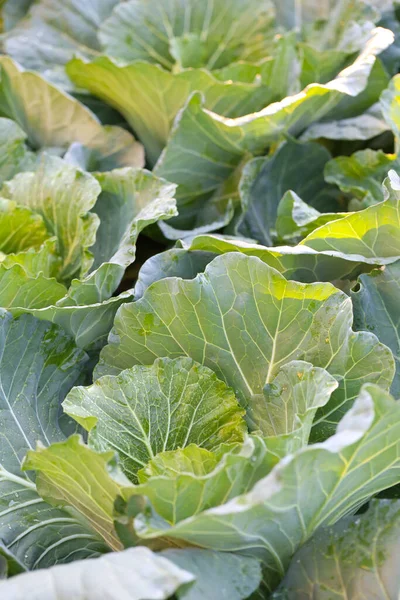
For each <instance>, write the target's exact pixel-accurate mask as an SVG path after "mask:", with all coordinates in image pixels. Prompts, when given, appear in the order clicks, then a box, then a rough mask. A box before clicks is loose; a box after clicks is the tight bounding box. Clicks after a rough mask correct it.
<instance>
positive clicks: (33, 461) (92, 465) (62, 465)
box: [23, 435, 129, 550]
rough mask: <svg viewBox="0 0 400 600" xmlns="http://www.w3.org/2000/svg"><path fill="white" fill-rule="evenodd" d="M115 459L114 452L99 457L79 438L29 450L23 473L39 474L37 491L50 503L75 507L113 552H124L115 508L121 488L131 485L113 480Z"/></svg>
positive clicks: (120, 479)
mask: <svg viewBox="0 0 400 600" xmlns="http://www.w3.org/2000/svg"><path fill="white" fill-rule="evenodd" d="M113 457H114V452H104V453H102V454H100V453H96V452H94V451H93V450H91V449H90V448H88V446H85V445H84V444H83V443H82V438H81V437H80V436H79V435H73V436H71V437H70V438H69V439H68V440H66V441H63V442H57V443H54V444H52V445H51V446H49V447H48V448H45V447H44V446H43V445H42V444H38V446H37V448H36V450H29V452H28V453H27V455H26V458H25V460H24V463H23V469H24V470H25V471H27V470H30V469H33V470H35V471H36V472H37V473H38V475H37V481H36V485H37V490H38V492H39V494H40V496H41V497H42V498H43V499H44V500H45V501H46V502H48V503H49V504H52V505H53V506H57V507H73V508H74V509H75V510H76V511H77V512H78V513H80V514H81V515H83V516H84V517H85V518H86V520H87V521H88V522H89V523H90V526H91V527H92V528H93V529H94V531H96V532H97V533H98V534H99V535H100V536H101V537H102V538H103V539H104V541H105V542H106V543H107V544H108V546H109V547H110V548H111V549H112V550H121V547H122V546H121V543H120V541H119V539H118V537H117V535H116V533H115V531H114V524H113V507H114V501H115V499H116V498H117V496H118V494H119V491H120V485H121V484H122V485H129V481H128V480H126V479H125V478H124V477H122V476H121V475H120V474H119V473H116V476H115V478H113V477H111V475H110V470H111V466H109V463H110V462H111V461H112V459H113ZM117 477H118V481H117Z"/></svg>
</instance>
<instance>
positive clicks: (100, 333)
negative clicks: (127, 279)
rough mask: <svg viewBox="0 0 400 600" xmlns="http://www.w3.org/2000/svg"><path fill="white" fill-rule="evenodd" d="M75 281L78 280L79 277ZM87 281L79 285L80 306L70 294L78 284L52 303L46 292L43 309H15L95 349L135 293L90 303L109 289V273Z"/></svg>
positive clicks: (77, 343) (86, 348) (79, 345)
mask: <svg viewBox="0 0 400 600" xmlns="http://www.w3.org/2000/svg"><path fill="white" fill-rule="evenodd" d="M76 281H77V282H78V280H76ZM112 281H114V279H113V280H112ZM87 283H88V282H87V281H85V280H83V281H82V287H81V286H80V282H78V284H77V288H78V291H79V292H80V293H79V295H77V297H78V298H79V301H80V302H81V305H77V304H76V303H75V301H74V300H73V299H72V298H71V294H72V293H73V291H74V289H75V287H71V288H70V293H69V294H67V295H66V296H63V297H62V298H61V299H58V300H57V302H55V303H53V304H49V301H50V298H49V296H48V295H47V296H45V297H44V298H45V299H46V300H45V301H43V304H44V307H43V308H30V309H26V308H21V307H16V308H15V312H16V313H17V314H20V313H21V312H29V313H30V314H32V315H34V316H35V317H36V318H38V319H41V320H44V321H51V322H52V323H56V324H57V325H59V326H60V327H62V328H63V329H64V330H65V331H67V332H68V333H69V334H70V335H71V336H72V337H73V338H74V339H75V343H76V345H77V346H78V347H79V348H83V349H85V350H87V351H90V352H92V351H95V352H96V351H98V350H99V349H100V348H102V347H103V346H104V344H105V342H106V340H107V336H108V334H109V332H110V330H111V328H112V325H113V322H114V317H115V314H116V312H117V310H118V308H119V307H120V306H121V305H122V304H123V303H124V302H128V301H130V300H132V294H131V292H129V291H126V292H122V293H121V294H119V295H118V296H113V297H112V298H110V299H109V300H103V301H101V302H94V303H93V304H90V302H91V301H92V300H93V297H96V295H98V294H99V293H100V292H101V290H102V289H103V287H105V288H106V289H107V286H106V283H107V273H106V272H104V271H102V272H101V280H100V281H99V283H98V284H97V282H96V280H94V281H92V282H91V285H86V284H87ZM47 285H48V284H47ZM85 297H87V301H85ZM10 310H11V312H13V311H14V309H10Z"/></svg>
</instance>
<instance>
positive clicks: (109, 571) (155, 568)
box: [0, 547, 257, 600]
mask: <svg viewBox="0 0 400 600" xmlns="http://www.w3.org/2000/svg"><path fill="white" fill-rule="evenodd" d="M172 558H173V559H174V560H172V561H171V560H168V556H160V555H158V554H153V553H152V552H151V550H149V549H148V548H144V547H140V548H130V549H129V550H125V552H112V553H110V554H107V555H106V556H103V557H101V558H99V559H96V560H84V561H78V562H75V563H73V564H71V565H68V566H55V567H53V568H51V569H46V570H41V571H39V572H38V573H27V574H23V575H21V576H19V577H14V578H13V579H11V580H10V581H6V582H4V583H0V593H1V594H2V597H3V598H9V599H10V600H11V598H12V599H13V600H25V599H26V598H28V597H29V598H30V599H31V600H39V599H40V600H61V598H71V599H72V598H73V599H74V600H99V598H101V597H102V596H103V597H104V594H105V593H106V594H107V597H108V598H109V600H120V599H121V598H125V599H126V600H166V599H167V598H170V597H171V594H174V592H176V591H177V590H178V589H179V588H180V587H181V586H182V585H185V584H188V583H191V582H192V581H193V580H194V575H192V574H191V573H189V572H188V571H186V570H184V568H179V566H178V564H179V558H178V560H175V556H172ZM236 562H238V561H236ZM175 563H176V564H175ZM250 564H251V565H252V563H250ZM194 570H195V571H197V569H194ZM253 572H254V575H253V581H254V580H256V572H257V571H256V566H254V567H253ZM196 574H197V573H196ZM248 579H249V580H250V581H251V580H252V579H251V575H249V576H248ZM247 586H248V587H247V588H246V587H245V586H244V589H250V590H251V589H252V588H251V583H250V582H248V583H247ZM183 597H184V598H186V596H183ZM188 598H189V599H190V598H191V597H190V596H188Z"/></svg>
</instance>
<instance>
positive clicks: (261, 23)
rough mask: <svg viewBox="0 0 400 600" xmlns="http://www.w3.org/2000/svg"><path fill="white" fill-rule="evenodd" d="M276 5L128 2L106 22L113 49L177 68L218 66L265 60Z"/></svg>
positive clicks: (238, 0)
mask: <svg viewBox="0 0 400 600" xmlns="http://www.w3.org/2000/svg"><path fill="white" fill-rule="evenodd" d="M271 24H272V11H271V9H270V5H269V4H268V3H267V2H265V3H259V2H257V1H256V0H250V1H248V0H230V1H229V2H228V3H227V2H224V0H216V2H211V1H207V2H201V3H199V2H196V0H187V1H185V0H166V2H164V3H163V5H162V8H161V6H160V4H159V3H158V2H157V0H149V1H148V2H146V3H143V2H140V0H139V1H138V0H130V1H129V2H123V3H122V4H120V5H119V6H118V7H117V8H116V9H115V10H114V11H113V13H112V15H111V17H110V18H109V19H107V20H106V21H105V23H103V24H102V26H101V28H100V32H99V39H100V41H101V43H102V45H103V49H104V50H105V52H106V53H107V54H110V55H111V56H116V57H117V58H121V59H123V60H125V61H127V62H132V61H135V60H145V61H147V62H155V63H156V64H161V65H162V66H163V67H166V68H168V69H172V68H173V67H174V65H175V64H177V66H180V67H206V68H208V69H215V68H217V69H218V68H220V67H224V66H225V65H228V64H230V63H232V62H235V61H239V60H249V59H250V60H260V59H262V58H264V57H265V55H266V48H267V47H268V37H267V36H268V34H269V36H270V37H272V36H273V31H272V32H268V25H271Z"/></svg>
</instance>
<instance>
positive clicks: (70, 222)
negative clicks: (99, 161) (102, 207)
mask: <svg viewBox="0 0 400 600" xmlns="http://www.w3.org/2000/svg"><path fill="white" fill-rule="evenodd" d="M100 191H101V188H100V186H99V184H98V183H97V181H96V180H95V179H94V178H93V177H92V176H91V175H89V174H88V173H83V172H82V171H79V170H77V169H75V168H74V167H72V166H71V165H69V164H68V163H66V162H65V161H63V160H61V159H60V158H57V157H55V156H50V155H46V154H44V155H43V157H42V159H41V162H40V164H39V166H38V168H37V170H36V171H35V172H34V173H20V174H19V175H16V176H15V177H14V179H12V180H11V181H8V182H6V183H5V184H4V186H3V189H2V194H3V195H4V196H6V197H7V198H10V199H12V200H14V201H15V202H16V203H17V204H19V205H21V206H26V207H28V208H30V209H31V210H33V211H35V212H37V213H38V214H39V215H41V216H42V217H43V220H44V222H45V225H46V227H47V229H48V231H49V232H50V234H52V235H55V236H56V237H57V244H58V252H59V254H60V256H61V257H62V267H61V270H60V273H59V277H60V279H61V280H66V281H69V280H71V279H72V278H73V277H74V276H76V275H79V274H82V275H83V274H85V273H86V272H87V270H88V268H89V267H90V265H91V264H92V262H93V258H92V255H91V253H90V252H89V250H88V248H90V246H92V245H93V244H94V242H95V238H96V231H97V228H98V225H99V219H98V217H97V216H96V215H95V214H93V213H91V212H89V211H90V209H91V208H93V206H94V205H95V203H96V200H97V197H98V195H99V193H100Z"/></svg>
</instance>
